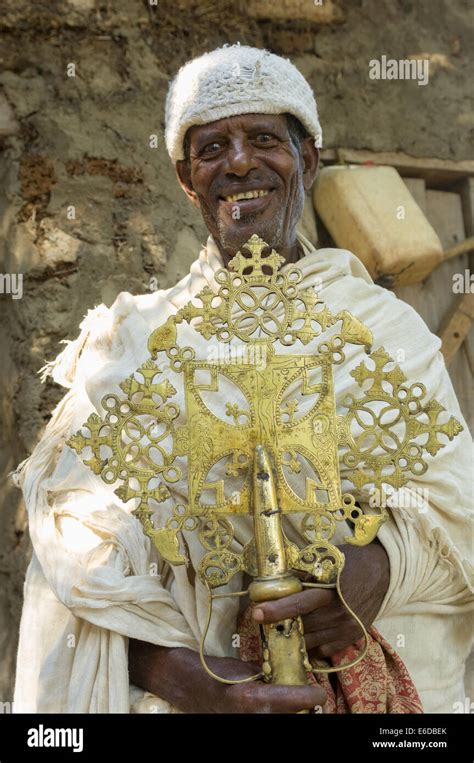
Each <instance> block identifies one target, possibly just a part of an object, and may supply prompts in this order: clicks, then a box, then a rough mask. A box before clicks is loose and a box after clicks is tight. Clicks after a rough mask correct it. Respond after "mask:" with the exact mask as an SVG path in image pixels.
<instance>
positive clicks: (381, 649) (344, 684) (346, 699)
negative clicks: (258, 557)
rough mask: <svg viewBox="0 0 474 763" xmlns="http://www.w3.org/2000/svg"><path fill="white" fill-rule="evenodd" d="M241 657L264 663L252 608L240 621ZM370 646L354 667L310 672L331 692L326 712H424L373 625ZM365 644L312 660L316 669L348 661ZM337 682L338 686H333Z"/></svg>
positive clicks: (400, 665)
mask: <svg viewBox="0 0 474 763" xmlns="http://www.w3.org/2000/svg"><path fill="white" fill-rule="evenodd" d="M237 625H238V633H239V636H240V659H241V660H244V661H245V662H250V661H252V662H256V663H259V664H261V649H260V638H259V631H258V625H257V624H256V623H255V621H254V620H253V618H252V617H251V607H250V606H248V607H247V609H246V610H244V611H243V612H242V613H241V615H240V617H239V620H238V624H237ZM368 633H369V648H368V652H367V654H366V656H365V657H364V659H363V660H361V661H360V662H358V663H357V665H354V666H353V667H352V668H348V669H347V670H342V671H341V672H339V673H333V674H331V675H332V676H333V678H332V680H330V678H329V676H328V675H327V674H325V673H317V674H316V677H315V676H313V675H312V674H311V673H308V679H309V682H310V683H312V682H317V683H318V684H320V686H322V687H323V688H324V690H325V691H326V693H327V697H328V699H327V702H326V704H325V706H324V712H325V713H333V714H335V713H423V707H422V704H421V700H420V698H419V696H418V692H417V690H416V688H415V685H414V683H413V681H412V679H411V678H410V674H409V673H408V670H407V669H406V667H405V665H404V664H403V662H402V660H401V659H400V657H399V656H398V654H396V652H395V651H394V650H393V649H392V647H391V646H390V644H389V643H388V642H387V641H385V639H384V638H383V637H382V636H381V635H380V633H379V632H378V631H377V630H376V629H375V628H369V631H368ZM363 646H364V639H363V638H362V639H360V640H359V641H357V643H355V644H352V645H351V646H349V647H347V648H346V649H343V650H342V651H340V652H337V654H333V655H332V656H331V657H330V658H328V660H327V661H326V660H314V659H313V660H311V664H312V665H313V667H314V668H317V667H318V666H319V667H326V666H334V667H337V666H339V665H344V664H347V663H348V662H351V661H352V660H353V659H355V657H356V656H357V654H358V653H359V651H360V649H362V648H363ZM333 684H334V686H333Z"/></svg>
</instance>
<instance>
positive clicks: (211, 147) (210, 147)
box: [201, 141, 222, 154]
mask: <svg viewBox="0 0 474 763" xmlns="http://www.w3.org/2000/svg"><path fill="white" fill-rule="evenodd" d="M221 146H222V143H218V142H217V141H214V143H208V144H207V146H204V148H203V149H202V151H201V154H212V153H213V152H214V151H218V150H219V149H220V147H221Z"/></svg>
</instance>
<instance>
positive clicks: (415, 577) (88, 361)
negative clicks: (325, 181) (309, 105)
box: [14, 234, 473, 713]
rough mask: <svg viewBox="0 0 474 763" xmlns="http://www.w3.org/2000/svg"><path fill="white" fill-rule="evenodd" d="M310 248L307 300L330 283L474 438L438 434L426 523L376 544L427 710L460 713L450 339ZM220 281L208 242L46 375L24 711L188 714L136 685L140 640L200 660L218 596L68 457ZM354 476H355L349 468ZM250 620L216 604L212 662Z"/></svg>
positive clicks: (345, 374)
mask: <svg viewBox="0 0 474 763" xmlns="http://www.w3.org/2000/svg"><path fill="white" fill-rule="evenodd" d="M298 237H299V240H300V242H301V243H302V245H303V247H304V251H305V256H304V257H303V258H302V259H301V260H299V261H298V263H297V267H298V268H300V269H301V270H302V272H303V275H304V277H303V281H302V282H301V284H300V285H299V287H298V288H305V287H307V286H309V285H311V284H314V283H315V282H316V280H315V279H318V287H319V295H320V297H321V298H322V299H323V300H324V301H325V302H326V303H327V305H328V306H329V308H330V309H331V311H332V312H333V314H336V313H337V312H339V311H340V310H343V309H347V310H349V311H350V312H351V313H352V314H353V315H355V316H356V317H357V318H359V319H360V320H361V321H362V322H363V323H365V324H366V325H367V326H368V327H369V328H370V330H371V331H372V333H373V335H374V349H376V348H377V347H379V346H381V345H382V346H384V347H385V349H386V350H387V352H388V353H389V354H390V355H391V356H392V357H393V358H395V359H396V360H397V361H400V366H401V368H402V370H403V371H404V373H405V375H406V376H407V377H408V379H409V380H410V381H411V382H414V381H418V382H422V383H423V384H424V385H425V386H426V388H427V391H428V394H427V397H428V398H431V397H436V398H437V400H438V401H439V402H440V403H441V404H442V405H444V406H445V408H446V409H447V411H448V412H449V413H450V414H452V415H454V416H455V417H456V418H457V419H458V420H459V421H460V422H461V423H462V425H463V426H464V431H463V432H462V433H461V434H459V435H458V436H457V437H455V438H454V440H453V441H451V442H449V441H448V440H447V438H446V437H444V436H441V438H440V439H441V440H442V442H443V443H444V444H445V447H444V448H442V449H441V450H440V451H439V452H438V454H437V455H436V457H435V458H434V459H433V460H432V459H431V457H430V456H427V461H428V463H429V468H428V471H427V472H426V473H425V474H424V475H422V476H420V477H413V478H412V479H411V480H410V481H409V483H408V485H407V486H406V488H404V489H403V490H410V488H415V489H420V488H425V489H426V488H427V489H428V491H429V492H428V494H427V495H428V499H429V500H427V501H426V503H425V505H424V507H423V509H422V510H421V511H420V509H419V508H413V507H412V508H403V507H401V508H393V509H392V510H391V511H390V516H389V520H388V521H387V522H386V524H385V525H383V526H382V528H381V530H380V531H379V539H380V541H381V543H382V544H383V545H384V547H385V549H386V551H387V553H388V556H389V560H390V585H389V589H388V591H387V594H386V596H385V599H384V602H383V604H382V607H381V610H380V612H379V614H378V617H377V619H376V621H375V626H376V627H377V628H378V629H379V630H380V632H381V633H382V635H383V636H384V637H385V638H386V639H387V640H388V641H389V642H390V643H391V644H392V646H393V647H394V648H395V649H396V650H397V651H398V653H399V654H400V656H401V657H402V659H403V660H404V662H405V664H406V666H407V667H408V670H409V672H410V673H411V676H412V678H413V680H414V682H415V685H416V687H417V689H418V692H419V694H420V696H421V700H422V703H423V705H424V709H425V712H447V713H451V712H459V708H460V707H461V706H463V703H464V702H465V695H464V687H463V675H464V665H465V660H466V657H467V656H468V654H469V651H470V647H471V641H472V635H471V630H472V628H471V622H472V621H471V617H472V615H471V613H472V601H473V598H472V566H471V554H472V537H473V536H472V525H471V521H470V512H471V509H472V461H471V454H472V447H471V446H472V441H471V437H470V435H469V431H468V428H467V425H466V422H465V421H464V419H463V417H462V414H461V412H460V409H459V405H458V402H457V399H456V396H455V393H454V391H453V387H452V384H451V381H450V378H449V376H448V373H447V371H446V367H445V364H444V360H443V357H442V355H441V353H440V340H439V338H438V337H436V336H435V335H433V334H432V333H430V331H429V330H428V328H427V326H426V325H425V323H424V322H423V320H422V319H421V318H420V316H419V315H418V314H417V313H416V312H415V310H413V308H411V307H410V306H409V305H407V304H406V303H404V302H402V301H401V300H399V299H397V297H396V296H395V295H394V294H393V293H391V292H389V291H387V290H385V289H383V288H381V287H379V286H376V285H374V284H373V282H372V280H371V278H370V276H369V275H368V273H367V271H366V269H365V268H364V266H363V265H362V264H361V262H360V261H359V260H358V259H357V258H356V257H355V256H354V255H352V254H351V253H350V252H347V251H345V250H340V249H322V250H318V251H317V250H315V249H314V247H313V246H312V244H311V243H310V242H309V241H308V240H307V239H305V238H304V237H303V236H302V235H300V234H299V236H298ZM219 267H222V260H221V257H220V254H219V252H218V250H217V247H216V245H215V243H214V241H213V239H212V237H209V239H208V241H207V245H206V246H205V247H203V249H202V250H201V252H200V255H199V258H198V259H197V260H196V261H195V262H194V263H193V265H192V267H191V270H190V273H189V274H188V275H187V276H186V277H185V278H183V279H182V280H181V281H180V282H179V283H178V284H177V285H176V286H174V287H173V288H171V289H168V290H161V291H157V292H155V293H151V294H147V295H144V296H132V295H131V294H129V293H127V292H122V293H121V294H120V295H119V296H118V297H117V299H116V301H115V302H114V304H113V305H112V307H111V308H106V307H105V306H104V305H100V306H99V307H97V308H95V309H94V310H90V311H89V313H88V314H87V316H86V318H85V319H84V321H83V323H82V324H81V333H80V335H79V337H78V338H77V339H76V340H75V341H73V342H70V343H67V347H66V348H65V350H64V351H63V352H62V353H61V354H60V355H59V356H58V358H57V359H56V361H54V362H53V363H51V364H48V368H47V370H46V373H49V374H51V376H52V378H53V379H54V380H55V381H56V382H57V383H59V384H62V385H63V386H64V387H66V388H68V392H67V394H66V395H65V397H64V398H63V399H62V401H61V402H60V403H59V405H58V406H57V407H56V409H55V411H54V413H53V415H52V418H51V420H50V422H49V424H48V426H47V427H46V430H45V432H44V435H43V437H42V439H41V440H40V442H39V443H38V445H37V446H36V448H35V450H34V452H33V454H32V456H31V457H30V458H29V459H27V460H26V462H24V463H23V464H22V465H20V467H19V468H18V470H17V474H16V479H17V483H18V484H19V485H21V487H22V489H23V492H24V496H25V502H26V506H27V510H28V516H29V526H30V533H31V539H32V544H33V557H32V560H31V563H30V565H29V568H28V572H27V576H26V581H25V587H24V605H23V612H22V619H21V626H20V641H19V649H18V658H17V673H16V686H15V695H14V710H15V711H16V712H51V713H63V712H71V713H81V712H85V713H94V712H107V713H112V712H159V713H170V712H178V711H177V710H176V709H175V708H173V707H171V706H170V705H169V704H168V703H167V702H165V701H164V700H162V699H160V698H159V697H156V696H154V695H151V694H150V693H149V692H144V691H142V690H141V689H139V688H137V687H134V686H133V685H131V684H130V682H129V675H128V657H127V650H128V639H129V638H135V639H141V640H144V641H149V642H151V643H155V644H161V645H164V646H169V647H180V646H183V647H188V648H191V649H195V650H196V649H198V644H199V640H200V637H201V633H202V630H203V627H204V624H205V618H206V614H207V598H206V592H205V589H204V588H203V586H202V584H201V583H200V582H199V580H198V578H196V581H195V582H194V583H192V582H190V578H189V576H188V572H187V570H186V568H185V567H173V568H172V567H170V566H169V565H168V564H167V563H166V562H164V561H163V560H162V559H160V558H158V553H157V552H156V550H155V549H154V548H153V547H152V545H151V543H150V541H149V539H148V538H146V536H145V535H144V532H143V530H142V527H141V525H140V523H139V521H138V520H137V519H136V518H135V517H134V516H133V515H132V514H131V511H132V509H133V508H134V505H133V504H134V502H133V501H129V502H128V503H122V502H121V501H120V500H119V499H118V498H117V496H115V495H114V493H113V489H114V487H115V486H108V485H106V484H105V483H104V482H103V481H102V480H101V479H100V477H98V476H96V475H94V474H93V473H92V472H91V470H90V469H89V468H88V467H86V466H85V465H84V464H83V463H82V460H81V458H80V457H79V456H78V455H77V454H76V453H75V452H74V451H73V450H71V449H70V448H69V447H65V445H64V444H65V441H66V440H67V439H68V438H69V437H70V436H71V435H72V434H73V433H75V432H76V431H77V430H78V429H80V428H81V426H82V424H83V423H84V422H85V421H86V419H87V418H88V416H89V414H90V413H91V412H93V411H96V412H97V413H99V414H103V410H102V408H101V404H100V401H101V398H102V397H103V395H104V394H105V393H106V392H111V391H115V392H117V393H120V394H122V393H121V391H120V389H119V387H118V384H119V382H121V381H122V380H123V379H125V378H126V377H127V376H129V375H130V374H131V373H132V372H133V371H134V370H135V369H136V368H138V366H139V365H140V364H141V363H142V362H143V361H144V360H146V359H147V357H148V351H147V339H148V336H149V334H150V333H151V331H152V330H153V329H155V328H156V327H157V326H159V325H161V324H162V323H163V322H164V321H165V320H166V318H167V317H168V316H169V315H170V314H172V313H174V312H176V310H177V309H179V308H180V307H181V306H183V305H184V304H185V303H186V302H187V301H188V300H189V299H190V298H191V296H193V295H195V294H196V293H197V292H198V291H200V289H201V288H202V287H203V286H204V285H206V284H208V285H209V286H210V287H211V288H213V289H214V290H215V289H216V286H215V283H214V280H213V274H214V272H215V270H216V269H217V268H219ZM284 267H285V268H286V267H289V266H284ZM188 331H191V329H190V328H189V327H188ZM192 341H193V346H194V347H196V348H199V346H202V347H203V346H204V345H200V340H199V336H198V335H197V334H196V333H195V332H194V337H193V340H192ZM202 341H204V340H202ZM181 344H182V342H181ZM345 350H346V361H345V363H344V364H343V365H342V366H335V367H334V375H335V391H336V400H337V401H340V400H342V398H343V397H344V396H345V394H346V393H347V392H348V391H352V392H354V393H357V392H359V394H360V390H359V388H358V387H357V385H356V383H355V381H354V379H353V378H352V377H351V376H350V375H349V371H350V370H351V369H353V368H354V367H355V366H356V365H357V364H358V363H359V362H360V361H361V360H363V359H366V357H367V356H366V355H365V353H364V349H363V348H362V347H359V346H354V345H346V348H345ZM289 351H290V352H295V349H294V348H290V349H289ZM301 351H302V352H304V349H302V350H301ZM401 357H403V358H404V359H403V360H401ZM171 381H172V383H173V380H171ZM175 386H176V384H175ZM182 407H183V408H184V406H182ZM341 474H342V477H343V478H344V468H343V467H342V471H341ZM185 476H186V475H185V474H184V477H185ZM180 491H181V492H180ZM185 491H186V485H185V483H184V478H183V480H182V481H181V482H180V483H178V485H177V486H176V490H175V491H174V497H175V498H176V497H177V496H178V497H179V496H181V497H183V498H184V493H185ZM357 497H358V498H359V500H362V501H363V500H364V498H365V499H366V498H367V496H365V497H364V495H362V494H361V495H359V496H357ZM160 506H161V510H160V511H159V512H158V515H157V518H158V520H159V521H158V523H159V522H160V520H161V523H163V522H164V519H165V518H166V511H169V508H170V506H171V503H169V502H166V503H165V504H160ZM290 522H291V523H292V526H293V527H294V533H295V535H294V537H295V539H298V538H300V537H301V536H300V534H299V531H298V525H297V523H296V521H294V522H293V520H290ZM234 525H235V527H236V536H235V537H236V541H235V542H236V544H237V545H236V548H239V547H240V548H241V546H242V544H243V543H245V542H246V541H247V540H248V538H249V537H250V535H251V532H252V524H251V518H250V517H239V518H238V520H235V521H234ZM185 535H186V541H187V543H188V546H189V552H190V556H191V560H192V563H193V566H194V567H195V568H196V566H197V563H198V561H199V558H200V556H201V555H202V547H201V546H200V544H199V542H198V539H197V537H196V534H195V533H191V532H187V533H185ZM241 584H242V578H241V574H238V575H236V576H235V577H234V578H233V579H232V580H231V581H230V582H229V583H228V585H227V586H226V587H225V589H224V590H228V591H237V590H240V588H241ZM238 606H239V604H238V599H236V598H235V597H234V598H233V599H220V600H218V602H217V603H216V605H215V613H214V617H213V622H212V624H211V629H210V632H209V635H208V639H207V642H206V653H207V654H212V655H216V656H224V655H227V656H234V657H238V652H237V649H236V648H234V647H233V645H232V643H233V641H232V635H233V634H234V632H235V630H236V615H237V610H238ZM456 703H461V705H459V704H456Z"/></svg>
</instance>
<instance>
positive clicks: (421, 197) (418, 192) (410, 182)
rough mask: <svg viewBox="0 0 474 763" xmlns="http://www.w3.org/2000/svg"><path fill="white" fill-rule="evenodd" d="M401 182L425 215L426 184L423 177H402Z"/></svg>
mask: <svg viewBox="0 0 474 763" xmlns="http://www.w3.org/2000/svg"><path fill="white" fill-rule="evenodd" d="M403 182H404V183H405V185H406V187H407V188H408V190H409V191H410V193H411V195H412V196H413V198H414V199H415V201H416V203H417V204H418V206H419V207H420V209H421V211H422V212H423V214H425V215H426V184H425V181H424V180H423V178H403ZM431 224H433V223H431Z"/></svg>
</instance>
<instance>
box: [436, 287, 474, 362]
mask: <svg viewBox="0 0 474 763" xmlns="http://www.w3.org/2000/svg"><path fill="white" fill-rule="evenodd" d="M473 321H474V294H471V293H470V292H468V293H467V294H464V295H463V296H462V297H458V298H457V299H456V300H455V301H454V303H453V305H452V307H451V308H450V310H449V311H448V314H447V315H446V316H445V317H444V318H443V321H442V323H441V326H440V328H439V331H438V333H439V336H440V338H441V342H442V345H441V352H442V353H443V355H444V359H445V361H446V365H447V366H448V365H450V363H451V361H452V360H453V358H454V356H455V354H456V353H457V351H458V349H459V348H460V346H461V344H462V343H463V342H464V339H465V338H466V336H467V335H468V333H469V331H470V328H471V325H472V322H473Z"/></svg>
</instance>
